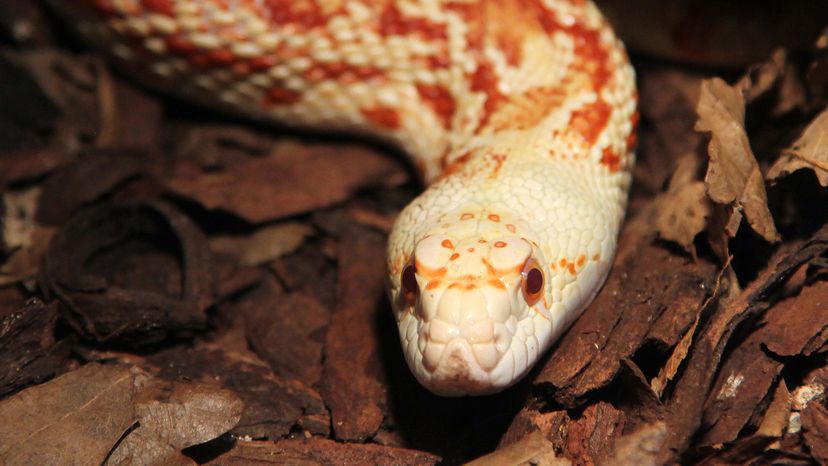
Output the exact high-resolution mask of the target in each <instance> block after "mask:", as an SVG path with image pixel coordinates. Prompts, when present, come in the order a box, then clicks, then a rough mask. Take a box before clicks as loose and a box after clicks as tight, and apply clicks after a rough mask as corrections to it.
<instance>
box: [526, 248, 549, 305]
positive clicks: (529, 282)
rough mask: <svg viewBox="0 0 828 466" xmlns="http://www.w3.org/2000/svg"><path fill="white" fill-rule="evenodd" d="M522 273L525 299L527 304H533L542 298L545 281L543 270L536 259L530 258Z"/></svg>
mask: <svg viewBox="0 0 828 466" xmlns="http://www.w3.org/2000/svg"><path fill="white" fill-rule="evenodd" d="M521 275H522V276H523V283H522V287H523V299H525V300H526V304H528V305H530V306H531V305H533V304H535V303H536V302H538V300H539V299H540V298H541V295H542V293H541V292H542V291H543V282H544V279H543V272H542V271H541V269H540V267H539V266H538V264H537V262H535V260H534V259H529V260H528V261H526V265H525V266H524V267H523V272H522V273H521Z"/></svg>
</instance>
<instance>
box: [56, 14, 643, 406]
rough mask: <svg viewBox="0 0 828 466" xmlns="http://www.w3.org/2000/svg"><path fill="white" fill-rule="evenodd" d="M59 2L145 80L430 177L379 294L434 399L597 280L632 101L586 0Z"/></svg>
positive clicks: (402, 220)
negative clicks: (380, 143) (390, 155)
mask: <svg viewBox="0 0 828 466" xmlns="http://www.w3.org/2000/svg"><path fill="white" fill-rule="evenodd" d="M55 1H56V3H57V7H58V9H59V10H60V11H62V12H63V13H64V14H65V15H67V16H68V17H69V18H70V20H71V22H72V24H73V25H74V27H75V28H76V29H77V30H78V31H79V32H80V34H81V35H82V36H83V37H84V38H85V39H86V40H88V41H89V42H91V43H92V44H94V45H95V46H97V47H98V48H100V49H101V50H103V51H104V52H106V53H107V54H109V55H110V56H111V57H112V59H113V60H115V61H116V62H118V64H119V65H120V66H121V67H122V68H124V69H126V70H128V71H129V72H132V73H134V74H135V75H136V76H137V77H138V78H139V79H141V80H143V81H145V82H147V83H149V84H151V85H155V86H158V87H160V88H162V89H164V90H166V91H172V92H175V93H177V94H179V95H181V96H185V97H187V98H189V99H192V100H195V101H198V102H202V103H208V104H211V105H215V106H218V107H221V108H224V109H227V110H231V111H234V112H239V113H242V114H244V115H246V116H248V117H252V118H257V119H262V120H267V121H273V122H278V123H279V124H288V125H299V126H304V127H312V128H322V129H335V130H339V131H343V130H344V131H353V132H358V133H363V134H369V135H372V136H373V137H378V138H382V139H385V140H390V141H392V142H394V143H396V144H398V145H399V146H400V147H402V148H403V149H404V150H405V151H406V152H407V153H408V154H411V157H412V159H413V161H414V164H415V166H416V167H417V169H418V170H419V171H420V173H421V175H422V178H423V180H424V181H425V183H426V184H427V185H428V187H427V189H426V190H425V192H423V193H422V194H421V195H420V196H419V197H417V198H416V199H415V200H414V201H412V202H411V204H410V205H408V206H407V207H406V208H405V209H404V210H403V211H402V213H401V214H400V216H399V218H398V219H397V221H396V223H395V225H394V227H393V230H392V232H391V235H390V238H389V243H388V260H387V263H388V292H389V295H390V297H391V301H392V304H393V308H394V314H395V317H396V321H397V323H398V326H399V333H400V340H401V342H402V346H403V352H404V354H405V358H406V360H407V362H408V365H409V366H410V368H411V370H412V372H413V373H414V375H415V376H416V378H417V379H418V380H419V381H420V382H421V383H422V384H423V385H425V386H426V387H427V388H428V389H430V390H431V391H433V392H435V393H437V394H441V395H464V394H486V393H492V392H497V391H499V390H502V389H503V388H505V387H508V386H510V385H511V384H513V383H515V382H516V381H517V380H519V379H520V378H521V377H523V375H525V374H526V373H527V371H528V370H529V369H530V368H531V367H532V365H533V364H534V363H535V362H536V361H537V359H538V358H539V356H540V355H542V354H543V353H544V352H545V351H546V350H547V349H548V348H549V347H550V346H551V345H552V344H553V343H554V342H555V340H556V339H557V338H558V337H559V336H560V335H561V333H562V332H563V331H564V330H566V328H567V327H568V326H569V325H570V324H571V323H572V322H573V321H574V320H575V319H576V318H577V317H578V316H579V315H580V314H581V312H582V311H583V309H584V308H585V307H586V306H587V305H588V304H589V302H590V301H591V300H592V299H593V297H594V296H595V294H596V293H597V292H598V290H599V288H600V287H601V285H602V283H603V281H604V280H605V278H606V275H607V273H608V270H609V268H610V264H611V261H612V258H613V255H614V251H615V245H616V237H617V233H618V229H619V226H620V223H621V221H622V219H623V216H624V210H625V204H626V198H627V190H628V186H629V184H630V179H631V176H630V168H631V166H632V164H633V160H634V157H633V152H632V149H633V146H634V128H635V125H636V120H637V113H636V110H635V108H636V100H637V96H636V90H635V84H634V75H633V71H632V68H631V66H630V65H629V62H628V60H627V57H626V54H625V51H624V48H623V46H622V44H621V43H620V41H619V40H618V39H617V38H616V37H615V35H614V34H613V32H612V29H611V28H610V27H609V25H608V24H607V22H606V21H605V20H604V18H603V17H602V16H601V14H600V13H599V11H598V10H597V8H596V7H595V6H594V5H593V4H592V2H591V1H589V0H525V1H519V0H503V1H497V0H491V1H487V0H479V1H466V0H372V1H368V0H365V1H356V0H354V1H344V0H296V1H280V0H201V1H197V0H55ZM240 182H243V180H240ZM264 201H266V200H263V202H264ZM297 312H301V310H297ZM366 338H370V336H366Z"/></svg>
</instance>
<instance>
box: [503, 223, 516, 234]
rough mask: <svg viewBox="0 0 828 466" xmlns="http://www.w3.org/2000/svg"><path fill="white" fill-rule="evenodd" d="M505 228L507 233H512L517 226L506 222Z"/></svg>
mask: <svg viewBox="0 0 828 466" xmlns="http://www.w3.org/2000/svg"><path fill="white" fill-rule="evenodd" d="M506 229H507V230H509V233H514V232H516V231H517V228H515V226H514V225H512V224H511V223H507V224H506Z"/></svg>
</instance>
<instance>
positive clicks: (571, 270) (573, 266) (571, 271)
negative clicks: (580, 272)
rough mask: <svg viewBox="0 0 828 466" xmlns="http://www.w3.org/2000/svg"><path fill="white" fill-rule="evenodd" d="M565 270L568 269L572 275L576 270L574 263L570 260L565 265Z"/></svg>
mask: <svg viewBox="0 0 828 466" xmlns="http://www.w3.org/2000/svg"><path fill="white" fill-rule="evenodd" d="M566 270H568V271H569V273H571V274H572V275H575V274H576V273H577V272H576V271H575V264H574V263H572V262H570V263H569V265H567V266H566Z"/></svg>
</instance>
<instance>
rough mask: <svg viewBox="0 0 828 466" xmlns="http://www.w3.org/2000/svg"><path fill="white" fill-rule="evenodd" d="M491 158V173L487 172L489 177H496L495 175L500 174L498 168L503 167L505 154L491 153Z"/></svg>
mask: <svg viewBox="0 0 828 466" xmlns="http://www.w3.org/2000/svg"><path fill="white" fill-rule="evenodd" d="M492 160H493V161H494V163H495V166H494V169H493V170H492V173H490V174H489V178H490V179H495V178H497V175H499V174H500V169H501V168H503V162H505V161H506V156H505V155H503V154H492Z"/></svg>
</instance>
